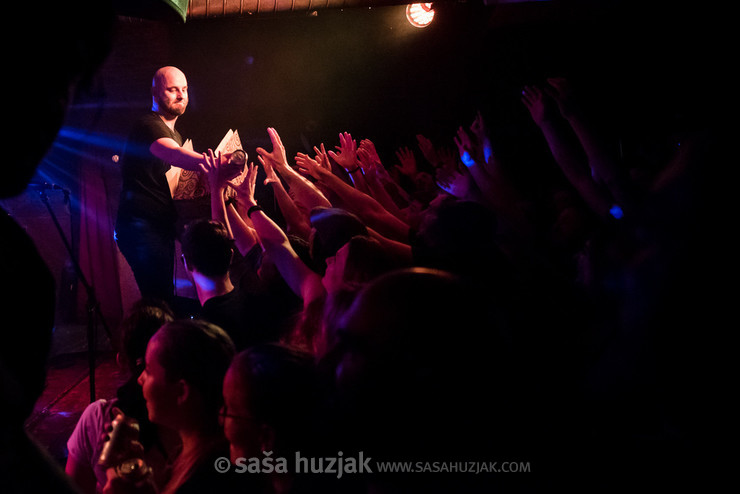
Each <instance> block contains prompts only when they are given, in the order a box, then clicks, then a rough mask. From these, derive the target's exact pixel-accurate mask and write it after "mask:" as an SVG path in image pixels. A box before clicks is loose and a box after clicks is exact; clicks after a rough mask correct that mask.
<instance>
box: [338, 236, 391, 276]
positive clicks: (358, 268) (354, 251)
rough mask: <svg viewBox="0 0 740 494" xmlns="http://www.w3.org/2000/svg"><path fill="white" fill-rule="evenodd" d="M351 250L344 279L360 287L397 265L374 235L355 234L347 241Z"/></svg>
mask: <svg viewBox="0 0 740 494" xmlns="http://www.w3.org/2000/svg"><path fill="white" fill-rule="evenodd" d="M347 244H349V252H348V256H347V263H346V264H345V266H344V281H345V282H346V283H347V284H348V285H350V286H356V287H357V288H359V287H360V286H361V285H363V284H365V283H367V282H368V281H370V280H372V279H374V278H376V277H378V276H380V275H381V274H383V273H387V272H389V271H391V270H393V269H394V268H396V267H399V266H397V265H396V264H397V263H396V262H395V260H394V259H393V257H392V256H391V255H390V254H389V253H388V250H387V249H386V248H385V247H383V245H382V244H381V243H380V242H378V241H377V240H375V239H374V238H372V237H368V236H366V235H355V236H354V237H352V238H351V239H349V241H348V242H347Z"/></svg>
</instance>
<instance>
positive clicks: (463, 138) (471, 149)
mask: <svg viewBox="0 0 740 494" xmlns="http://www.w3.org/2000/svg"><path fill="white" fill-rule="evenodd" d="M454 139H455V144H456V145H457V150H458V152H459V153H460V159H461V160H462V162H463V164H464V165H465V166H467V167H468V168H470V167H473V166H475V165H476V164H480V165H483V164H485V158H484V154H483V148H482V147H481V146H479V145H478V143H477V140H473V139H471V138H470V135H469V134H468V133H467V132H466V131H465V129H463V128H462V127H460V128H459V129H457V135H456V136H455V138H454Z"/></svg>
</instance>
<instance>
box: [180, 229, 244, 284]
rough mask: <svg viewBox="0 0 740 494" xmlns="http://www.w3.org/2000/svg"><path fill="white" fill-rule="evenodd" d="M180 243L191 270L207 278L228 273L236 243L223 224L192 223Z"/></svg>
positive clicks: (184, 231)
mask: <svg viewBox="0 0 740 494" xmlns="http://www.w3.org/2000/svg"><path fill="white" fill-rule="evenodd" d="M180 242H181V243H182V254H183V255H184V256H185V261H186V262H187V263H188V267H189V268H190V269H197V270H198V271H199V272H201V273H203V274H204V275H206V276H223V275H225V274H226V273H228V271H229V267H230V266H231V258H232V255H233V245H234V243H233V240H232V239H231V237H230V236H229V232H228V230H227V229H226V227H225V226H224V225H223V224H222V223H220V222H218V221H215V220H206V219H198V220H194V221H191V222H190V223H188V224H187V225H186V226H185V229H184V230H183V233H182V236H181V239H180Z"/></svg>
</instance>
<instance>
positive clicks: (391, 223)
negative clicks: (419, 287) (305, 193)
mask: <svg viewBox="0 0 740 494" xmlns="http://www.w3.org/2000/svg"><path fill="white" fill-rule="evenodd" d="M297 164H298V167H299V168H300V169H302V170H303V171H304V172H305V173H307V174H309V175H311V176H312V177H314V178H315V179H317V180H318V181H319V182H320V183H321V184H322V185H323V186H325V187H326V188H328V189H329V190H331V191H332V192H333V193H334V194H335V195H336V196H337V197H338V198H339V199H340V201H341V203H342V207H344V208H345V209H347V210H348V211H350V212H352V213H354V214H356V215H357V216H358V217H359V218H360V219H361V220H362V221H363V223H365V225H366V226H367V227H370V228H374V229H375V230H377V231H378V232H379V233H380V234H382V235H384V236H386V237H388V238H391V239H393V240H399V241H401V242H406V241H408V237H409V226H408V225H407V224H406V223H404V222H403V221H401V220H400V219H398V218H396V217H395V216H393V215H392V214H391V213H389V212H388V211H387V210H386V209H385V208H384V207H383V206H382V204H380V203H379V202H378V201H376V200H375V199H373V198H372V197H370V196H369V195H367V194H365V193H364V192H361V191H359V190H357V189H355V188H354V187H352V186H351V185H349V184H348V183H346V182H345V181H344V180H342V179H341V178H339V177H337V176H336V175H334V173H332V172H331V171H330V170H327V169H326V168H324V167H322V166H319V165H318V163H317V162H316V161H315V160H312V159H310V158H309V159H303V160H300V161H297Z"/></svg>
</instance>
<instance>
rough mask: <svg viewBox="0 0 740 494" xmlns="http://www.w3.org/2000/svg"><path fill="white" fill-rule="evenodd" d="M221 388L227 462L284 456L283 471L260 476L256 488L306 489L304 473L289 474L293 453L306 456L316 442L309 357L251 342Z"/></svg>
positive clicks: (315, 392)
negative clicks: (298, 474) (261, 485)
mask: <svg viewBox="0 0 740 494" xmlns="http://www.w3.org/2000/svg"><path fill="white" fill-rule="evenodd" d="M223 388H224V411H223V414H222V417H223V423H224V433H225V435H226V439H228V441H229V445H230V448H231V461H232V462H236V461H237V460H239V459H240V458H242V459H250V458H257V459H258V460H259V461H260V462H261V461H262V459H263V458H265V456H263V455H264V453H265V452H268V453H271V456H272V457H273V458H286V459H287V460H288V462H289V463H288V467H289V468H287V469H286V470H287V471H285V472H279V471H276V472H271V474H270V475H267V476H265V477H263V478H262V481H263V482H264V484H263V490H262V491H261V492H263V493H265V494H267V493H287V492H310V491H306V490H305V489H306V487H305V484H306V480H307V479H308V476H305V475H304V476H295V475H293V474H295V473H296V472H295V464H294V458H295V456H296V453H298V454H300V455H302V456H304V457H309V456H312V455H313V452H315V451H316V445H317V442H318V441H320V440H321V438H320V437H319V436H317V435H316V432H317V431H316V423H317V422H316V420H317V416H316V414H317V411H318V410H319V406H320V403H321V401H320V400H321V394H320V388H319V381H318V376H317V372H316V366H315V363H314V358H313V356H312V355H311V354H310V353H306V352H303V351H300V350H297V349H295V348H291V347H289V346H285V345H282V344H272V343H268V344H262V345H255V346H253V347H251V348H249V349H247V350H244V351H242V352H240V353H239V354H237V355H236V357H235V358H234V360H233V361H232V363H231V366H230V367H229V370H228V371H227V373H226V377H225V379H224V386H223ZM242 461H243V460H242Z"/></svg>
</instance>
